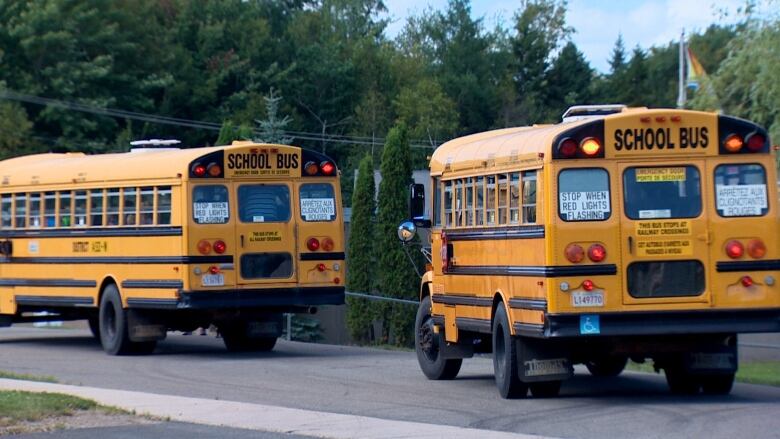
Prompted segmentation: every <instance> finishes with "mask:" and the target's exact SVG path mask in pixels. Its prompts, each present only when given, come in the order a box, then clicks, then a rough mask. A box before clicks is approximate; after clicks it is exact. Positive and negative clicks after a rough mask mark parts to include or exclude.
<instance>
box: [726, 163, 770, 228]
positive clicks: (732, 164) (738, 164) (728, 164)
mask: <svg viewBox="0 0 780 439" xmlns="http://www.w3.org/2000/svg"><path fill="white" fill-rule="evenodd" d="M724 166H758V167H760V168H761V170H762V171H763V173H764V187H765V188H766V202H767V206H766V212H764V213H762V214H760V215H733V216H725V215H723V214H721V213H720V211H721V209H718V182H717V179H718V177H717V175H716V173H717V172H718V168H721V167H724ZM737 186H739V185H737ZM712 191H713V193H712V196H713V197H714V200H713V201H714V203H713V208H714V209H715V213H717V214H718V216H719V217H721V218H761V217H764V216H767V215H769V210H770V207H769V206H770V203H771V202H772V201H771V197H770V196H769V183H767V177H766V167H765V166H764V165H762V164H761V163H758V162H754V163H721V164H719V165H716V166H715V168H714V169H713V170H712ZM762 210H763V209H762Z"/></svg>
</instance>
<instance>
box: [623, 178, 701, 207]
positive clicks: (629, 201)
mask: <svg viewBox="0 0 780 439" xmlns="http://www.w3.org/2000/svg"><path fill="white" fill-rule="evenodd" d="M623 194H624V196H623V204H624V205H625V209H626V216H627V217H629V218H631V219H656V218H695V217H697V216H699V214H700V213H701V183H700V179H699V170H698V169H696V168H695V167H693V166H677V167H654V168H628V169H626V171H625V172H624V173H623Z"/></svg>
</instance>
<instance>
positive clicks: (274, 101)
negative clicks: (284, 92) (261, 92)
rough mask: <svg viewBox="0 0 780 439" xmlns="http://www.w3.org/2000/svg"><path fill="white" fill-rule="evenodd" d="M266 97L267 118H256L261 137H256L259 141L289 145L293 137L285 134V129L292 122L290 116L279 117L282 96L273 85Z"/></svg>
mask: <svg viewBox="0 0 780 439" xmlns="http://www.w3.org/2000/svg"><path fill="white" fill-rule="evenodd" d="M263 99H265V111H266V115H265V119H261V120H255V122H257V125H258V126H259V128H260V133H259V135H260V137H259V138H258V139H255V141H257V142H263V143H274V144H277V145H289V144H291V143H292V141H293V138H292V137H290V136H285V135H284V129H285V128H286V127H287V125H289V124H290V122H292V118H291V117H290V116H284V117H283V118H281V119H280V118H279V102H280V101H281V100H282V97H281V96H280V95H279V94H278V92H277V91H276V90H274V88H273V87H271V90H269V92H268V95H266V96H264V97H263Z"/></svg>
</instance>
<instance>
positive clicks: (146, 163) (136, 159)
mask: <svg viewBox="0 0 780 439" xmlns="http://www.w3.org/2000/svg"><path fill="white" fill-rule="evenodd" d="M248 146H259V147H270V146H273V147H281V148H290V146H289V145H270V144H257V143H254V142H247V141H243V142H233V144H232V145H225V146H212V147H203V148H189V149H171V148H161V149H154V148H148V149H140V150H139V149H136V150H135V151H131V152H124V153H114V154H95V155H87V154H84V153H81V152H69V153H48V154H34V155H28V156H21V157H16V158H11V159H7V160H2V161H0V179H2V186H3V187H9V186H26V185H30V184H36V185H46V184H72V183H90V182H111V181H127V180H160V179H169V178H181V179H182V180H185V179H187V178H188V175H189V172H190V171H189V169H188V168H189V166H190V163H191V162H192V161H193V160H195V159H197V158H199V157H202V156H204V155H206V154H209V153H211V152H214V151H219V150H226V151H227V150H231V149H238V148H246V147H248ZM295 148H298V147H295Z"/></svg>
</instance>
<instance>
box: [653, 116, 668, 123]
mask: <svg viewBox="0 0 780 439" xmlns="http://www.w3.org/2000/svg"><path fill="white" fill-rule="evenodd" d="M655 121H656V122H666V118H665V117H664V116H656V118H655Z"/></svg>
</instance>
